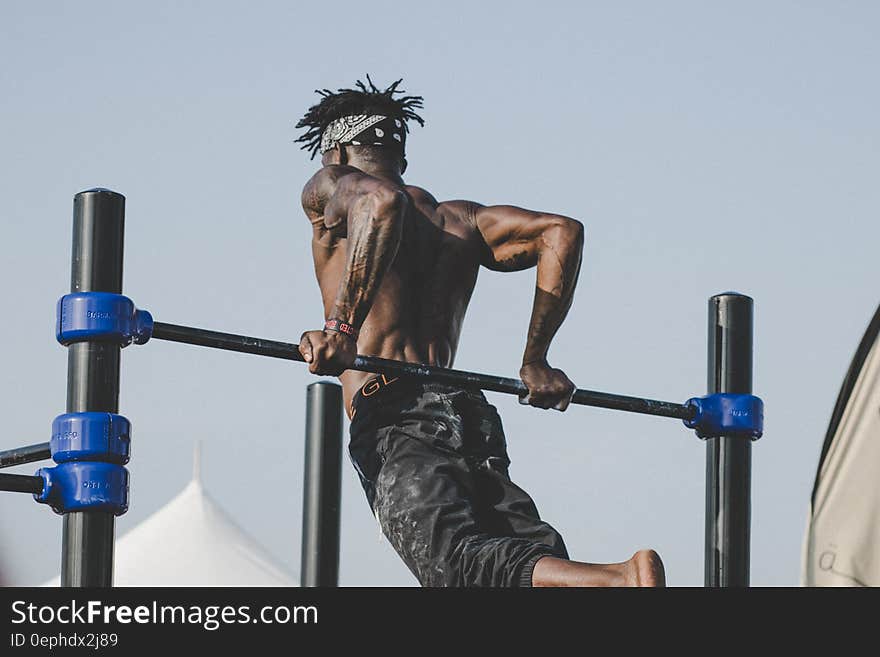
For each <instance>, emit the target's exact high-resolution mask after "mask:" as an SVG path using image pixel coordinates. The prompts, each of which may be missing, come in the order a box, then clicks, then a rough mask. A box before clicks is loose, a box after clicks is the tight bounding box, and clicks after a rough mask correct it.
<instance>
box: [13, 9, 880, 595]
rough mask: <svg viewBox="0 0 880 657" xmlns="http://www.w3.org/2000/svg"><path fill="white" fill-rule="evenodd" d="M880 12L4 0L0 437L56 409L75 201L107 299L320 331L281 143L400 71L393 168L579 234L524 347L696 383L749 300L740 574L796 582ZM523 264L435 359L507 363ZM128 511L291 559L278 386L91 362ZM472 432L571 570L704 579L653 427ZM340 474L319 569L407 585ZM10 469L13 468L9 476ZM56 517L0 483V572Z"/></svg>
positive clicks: (614, 384)
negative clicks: (98, 229) (106, 209)
mask: <svg viewBox="0 0 880 657" xmlns="http://www.w3.org/2000/svg"><path fill="white" fill-rule="evenodd" d="M878 20H880V7H878V5H877V4H876V3H872V2H867V1H864V2H855V1H853V2H836V3H828V2H818V1H799V2H786V1H774V2H751V1H741V2H728V3H704V2H676V1H672V2H664V3H656V2H647V1H646V2H613V3H612V2H602V3H599V2H577V3H575V2H553V1H552V0H551V1H550V2H542V3H533V2H528V3H523V2H515V1H506V2H494V1H493V2H483V3H473V2H458V1H455V0H450V1H448V2H444V3H433V4H426V3H415V4H413V3H410V4H401V3H393V2H385V1H382V0H377V1H375V2H370V3H354V2H347V1H346V2H334V3H304V2H297V3H292V2H259V1H257V2H247V3H245V2H238V3H230V2H207V1H204V2H185V3H181V2H168V1H154V2H150V3H134V2H90V1H84V2H78V3H69V2H42V3H33V2H4V3H3V4H2V5H0V90H2V91H0V221H2V238H0V280H3V281H4V283H5V285H4V288H5V289H4V296H5V298H6V302H5V303H6V312H4V313H2V316H3V321H2V322H0V363H2V367H0V398H2V400H3V401H2V412H3V414H4V417H5V418H6V420H5V428H4V431H3V435H2V438H0V447H2V448H8V447H13V446H18V445H25V444H30V443H34V442H40V441H43V440H48V438H49V429H50V424H51V421H52V418H53V417H54V416H55V415H57V414H59V413H62V412H63V411H64V402H65V389H66V379H65V377H66V363H67V360H66V357H65V353H64V349H63V348H62V347H60V346H59V345H58V344H57V343H56V342H55V341H54V333H53V328H54V327H53V321H54V304H55V301H56V300H57V298H58V297H59V296H60V295H62V294H63V293H65V292H66V291H67V290H68V286H69V270H70V226H71V209H72V199H73V195H74V194H75V193H76V192H78V191H80V190H83V189H87V188H91V187H96V186H101V187H108V188H111V189H114V190H116V191H118V192H121V193H123V194H124V195H125V196H126V197H127V224H126V269H125V288H124V289H125V291H126V292H127V293H128V294H129V295H130V296H132V297H133V298H134V300H135V301H136V303H137V304H138V305H139V306H140V307H143V308H147V309H149V310H150V311H151V312H152V313H153V314H154V316H155V317H156V319H158V320H160V321H165V322H171V323H180V324H190V325H194V326H204V327H207V328H214V329H216V330H222V331H230V332H240V333H246V334H251V335H256V336H260V337H267V338H274V339H280V340H288V341H297V340H298V339H299V336H300V334H301V333H302V332H303V331H304V330H306V329H311V328H316V327H318V326H319V323H320V322H321V320H322V317H321V308H320V305H319V297H318V292H317V286H316V284H315V280H314V274H313V270H312V264H311V260H310V251H309V239H310V232H309V226H308V224H307V223H306V221H305V219H304V216H303V214H302V210H301V209H300V206H299V193H300V189H301V187H302V184H303V182H304V181H305V180H306V179H307V178H308V177H309V176H310V175H311V174H312V172H313V171H314V170H315V168H316V164H315V162H312V161H309V159H308V157H307V155H306V154H305V153H304V152H302V151H300V150H298V148H297V146H296V145H294V144H293V143H292V141H293V139H294V138H295V137H296V135H297V131H295V130H294V127H293V126H294V124H295V122H296V121H297V120H298V118H299V117H300V116H301V115H302V113H303V112H304V111H305V109H306V108H307V107H308V106H309V105H311V104H312V103H313V102H314V100H315V98H316V96H315V94H314V93H313V90H314V89H316V88H324V87H329V88H333V89H335V88H337V87H340V86H350V85H351V84H352V83H353V82H354V80H355V79H356V78H358V77H362V76H363V75H364V74H365V73H370V74H371V76H372V77H373V79H374V80H375V81H376V82H377V83H378V84H386V83H388V82H391V81H392V80H394V79H397V78H398V77H403V78H404V85H403V86H404V88H405V89H406V90H407V91H409V92H412V93H417V94H421V95H423V96H424V97H425V111H424V114H423V115H424V117H425V119H426V121H427V124H426V126H425V127H424V128H419V127H418V126H415V127H413V131H412V134H411V136H410V140H409V143H408V156H409V161H410V168H409V171H408V172H407V178H408V180H409V181H410V182H412V183H414V184H419V185H422V186H424V187H426V188H428V189H429V190H431V191H432V192H433V193H434V194H435V195H436V196H437V197H438V198H441V199H447V198H468V199H473V200H476V201H480V202H483V203H502V202H504V203H513V204H517V205H521V206H524V207H528V208H533V209H538V210H547V211H554V212H558V213H563V214H567V215H570V216H573V217H576V218H578V219H580V220H582V221H583V222H584V224H585V225H586V229H587V244H586V251H585V259H584V263H585V264H584V269H583V272H582V275H581V280H580V285H579V287H578V289H577V292H576V295H575V301H574V307H573V309H572V311H571V313H570V316H569V319H568V321H567V323H566V324H565V325H564V327H563V328H562V330H561V332H560V334H559V336H558V337H557V340H556V342H555V344H554V347H553V348H552V350H551V362H552V363H553V364H555V365H557V366H560V367H563V368H564V369H565V370H566V372H567V373H568V374H569V375H570V376H571V378H572V379H574V380H575V382H576V383H577V384H578V385H579V386H580V387H585V388H593V389H599V390H607V391H612V392H619V393H624V394H632V395H638V396H647V397H654V398H658V399H669V400H674V401H684V400H685V399H687V398H689V397H691V396H695V395H700V394H703V393H704V392H705V385H706V335H705V334H706V300H707V298H708V297H709V296H710V295H712V294H714V293H717V292H721V291H725V290H730V289H733V290H737V291H741V292H744V293H747V294H749V295H751V296H753V297H754V299H755V312H756V324H755V347H756V351H755V359H756V360H755V392H756V394H759V395H761V396H762V397H763V398H764V399H765V402H766V433H765V436H764V438H763V439H762V440H761V441H759V442H758V443H756V444H755V446H754V453H753V463H754V470H753V506H752V519H753V522H752V581H753V583H754V584H758V585H793V584H796V583H797V582H798V577H799V570H800V547H801V540H802V536H803V531H804V525H805V519H806V511H807V503H808V499H809V494H810V490H811V486H812V481H813V475H814V472H815V468H816V465H817V461H818V456H819V450H820V446H821V442H822V437H823V434H824V431H825V428H826V425H827V421H828V418H829V415H830V412H831V409H832V407H833V404H834V400H835V397H836V395H837V391H838V388H839V386H840V383H841V380H842V377H843V374H844V372H845V371H846V368H847V366H848V363H849V360H850V358H851V356H852V353H853V352H854V350H855V348H856V346H857V344H858V341H859V339H860V337H861V335H862V332H863V330H864V328H865V326H866V324H867V322H868V320H869V318H870V317H871V315H872V313H873V311H874V309H875V308H876V305H877V302H878V297H877V287H876V282H877V281H878V275H880V260H878V258H877V255H876V251H877V245H878V243H880V223H878V221H877V217H878V210H880V185H878V184H877V174H878V164H880V143H878V142H880V129H878V118H877V117H878V116H880V108H878V104H880V103H878V101H880V92H878V87H877V84H876V75H877V64H878V57H880V42H878V40H877V38H876V35H877V29H878ZM533 285H534V272H533V271H532V272H524V273H519V274H497V273H491V272H484V273H482V274H481V278H480V281H479V282H478V285H477V291H476V293H475V295H474V298H473V301H472V305H471V309H470V311H469V313H468V317H467V320H466V323H465V328H464V332H463V337H462V343H461V347H460V350H459V356H458V360H457V362H456V365H457V366H458V367H461V368H464V369H471V370H479V371H485V372H490V373H497V374H501V375H507V376H512V375H515V373H516V372H517V370H518V366H519V359H520V357H521V353H522V347H523V345H524V340H525V332H526V326H527V322H528V315H529V311H530V304H531V300H532V294H533ZM123 356H124V357H123V366H122V391H121V397H120V410H121V412H122V413H123V414H124V415H126V416H127V417H128V418H130V419H131V421H132V423H133V427H134V434H133V436H134V437H133V458H132V462H131V465H130V470H131V475H132V488H131V510H130V511H129V513H128V514H127V515H125V516H123V517H122V518H120V519H119V520H118V523H117V530H118V533H122V532H124V531H125V530H126V529H127V528H130V527H132V526H134V524H136V523H138V522H139V521H141V520H142V519H144V518H145V517H147V516H149V515H150V514H152V513H153V512H154V511H156V510H157V509H158V508H159V507H161V506H162V505H163V504H164V503H165V502H167V501H168V500H169V499H170V498H172V497H173V496H174V495H175V494H176V493H177V492H178V491H179V490H180V489H181V488H182V487H183V486H184V485H186V483H187V482H188V480H189V477H190V472H191V460H192V450H193V443H194V441H195V440H196V439H202V440H203V441H204V462H203V476H204V481H205V485H206V487H207V488H208V489H209V490H210V491H211V493H212V494H213V495H214V496H215V497H216V498H217V499H218V501H219V502H220V503H221V504H222V505H223V506H224V507H226V508H227V509H228V510H229V511H230V513H231V514H232V515H233V516H234V517H235V518H236V519H237V520H238V521H239V523H240V524H241V525H242V526H243V527H244V528H245V529H246V530H247V531H249V532H250V533H251V534H253V535H254V537H255V538H256V539H257V540H258V541H260V542H261V543H262V544H264V545H265V546H266V547H267V548H268V549H269V550H270V551H271V552H272V553H273V554H275V555H277V557H278V558H279V559H280V560H281V561H282V562H283V563H284V564H286V565H287V566H288V567H289V568H290V570H292V571H298V569H299V542H300V523H301V512H300V508H301V503H302V479H301V474H302V457H303V438H302V433H303V424H304V395H305V386H306V384H307V383H309V382H310V381H313V380H314V379H313V378H311V377H310V375H308V373H307V372H306V371H305V369H304V368H303V367H302V366H301V365H297V364H292V363H287V362H283V361H272V360H268V359H260V358H256V357H251V356H243V355H238V354H230V353H225V352H215V351H210V350H206V349H199V348H195V347H187V346H183V345H174V344H170V343H161V342H156V343H151V344H149V345H147V346H144V347H131V348H128V349H126V350H125V352H124V354H123ZM491 400H492V401H493V402H494V403H496V404H497V406H498V407H499V410H500V412H501V414H502V417H503V418H504V421H505V424H506V430H507V436H508V443H509V449H510V453H511V457H512V459H513V465H512V468H511V474H512V476H513V477H514V479H515V480H516V481H517V482H519V483H520V484H521V485H522V486H523V487H525V488H526V489H527V490H529V491H530V492H531V493H532V495H533V496H534V498H535V500H536V502H537V504H538V507H539V509H540V510H541V512H542V514H543V516H544V517H545V518H546V519H547V520H549V521H550V522H551V523H552V524H554V525H555V526H557V528H558V529H559V530H560V531H562V533H563V535H564V536H565V538H566V542H567V544H568V547H569V549H570V551H571V553H572V555H573V556H574V557H575V558H578V559H580V560H585V561H597V562H601V561H617V560H621V559H625V558H628V557H629V556H630V555H631V554H632V552H633V551H634V550H636V549H638V548H641V547H654V548H656V549H657V550H658V551H659V552H660V554H661V555H662V556H663V558H664V560H665V561H666V565H667V574H668V581H669V583H670V584H675V585H699V584H701V583H702V578H703V523H704V478H705V464H704V461H705V447H704V445H702V444H701V443H700V442H699V440H698V439H697V438H696V437H695V436H694V435H693V433H691V432H689V431H688V430H686V429H684V428H683V427H682V426H681V424H680V423H679V422H677V421H675V420H669V419H663V418H650V417H642V416H635V415H626V414H621V413H616V412H612V411H605V410H599V409H587V408H581V407H576V408H575V407H573V408H571V409H570V410H569V411H567V412H566V413H564V414H563V413H557V412H552V411H539V410H537V409H531V408H524V407H520V406H519V405H518V404H517V403H516V400H515V399H511V398H507V397H504V396H500V395H491ZM343 468H344V489H343V497H344V501H343V510H342V541H343V543H342V557H341V581H342V583H343V584H347V585H370V586H372V585H411V584H414V583H415V580H414V579H413V578H412V576H411V575H410V574H409V572H408V571H407V570H406V568H405V567H404V566H403V565H402V563H400V562H399V561H398V559H397V557H396V555H395V554H394V553H393V551H392V550H391V548H390V547H389V545H388V544H387V542H385V541H384V540H383V539H381V537H380V535H379V531H378V528H377V525H376V522H375V520H374V519H373V518H372V516H371V515H370V512H369V509H368V507H367V504H366V502H365V500H364V498H363V495H362V493H361V491H360V488H359V485H358V483H357V479H356V476H355V474H354V471H353V469H352V468H351V465H350V464H349V463H348V462H347V461H346V463H345V464H344V466H343ZM34 469H35V468H33V467H31V466H27V467H24V468H19V469H16V471H18V472H32V471H33V470H34ZM60 540H61V519H60V517H57V516H55V515H54V514H53V513H52V512H51V511H50V510H49V509H48V508H47V507H43V506H37V505H36V504H34V503H33V502H32V501H31V500H30V499H29V498H28V497H27V496H24V495H13V494H2V495H0V562H2V566H3V569H4V571H5V574H6V580H7V581H9V582H11V583H15V584H22V585H25V584H37V583H39V582H41V581H43V580H46V579H48V578H50V577H52V576H54V575H56V574H57V572H58V569H59V565H60Z"/></svg>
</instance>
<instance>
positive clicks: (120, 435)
mask: <svg viewBox="0 0 880 657" xmlns="http://www.w3.org/2000/svg"><path fill="white" fill-rule="evenodd" d="M49 449H50V451H51V452H52V459H53V460H54V461H55V462H56V463H66V462H68V461H105V462H107V463H117V464H119V465H125V464H126V463H128V460H129V458H130V456H131V422H129V421H128V419H127V418H124V417H123V416H121V415H116V414H115V413H96V412H86V413H65V414H64V415H59V416H58V417H56V418H55V420H54V421H53V422H52V438H51V439H50V440H49Z"/></svg>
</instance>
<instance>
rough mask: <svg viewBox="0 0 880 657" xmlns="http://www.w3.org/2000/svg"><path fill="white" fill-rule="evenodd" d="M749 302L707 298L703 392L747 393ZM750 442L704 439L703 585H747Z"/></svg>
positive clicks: (740, 297)
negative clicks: (706, 365) (706, 375)
mask: <svg viewBox="0 0 880 657" xmlns="http://www.w3.org/2000/svg"><path fill="white" fill-rule="evenodd" d="M752 305H753V304H752V299H751V298H750V297H747V296H745V295H743V294H736V293H733V292H725V293H723V294H718V295H715V296H714V297H712V298H710V299H709V381H708V386H709V393H715V392H732V393H741V394H751V392H752ZM751 485H752V443H751V440H750V439H749V438H738V437H735V436H731V437H727V436H721V437H719V438H710V439H708V440H707V441H706V572H705V575H706V580H705V581H706V586H712V587H719V586H748V585H749V543H750V532H749V523H750V517H751Z"/></svg>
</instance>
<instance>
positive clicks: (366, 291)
mask: <svg viewBox="0 0 880 657" xmlns="http://www.w3.org/2000/svg"><path fill="white" fill-rule="evenodd" d="M325 169H330V171H328V172H327V173H326V174H324V175H325V176H326V178H325V179H324V180H321V179H317V180H316V179H313V180H312V181H310V182H309V184H307V185H306V189H305V190H304V191H303V207H304V208H305V209H306V213H307V214H308V215H309V219H310V221H312V225H313V226H314V227H315V230H316V238H317V235H318V233H319V232H320V231H325V233H326V234H327V235H331V236H332V235H336V236H338V237H344V238H345V239H346V246H347V249H346V259H345V267H344V270H343V274H342V276H341V279H340V282H339V287H338V290H337V292H336V296H335V298H334V301H333V303H332V304H331V305H330V306H329V307H326V308H325V312H326V314H327V317H326V319H335V320H339V321H340V322H343V323H345V324H349V325H350V326H353V327H354V328H355V329H359V328H360V326H361V325H362V324H363V322H364V320H365V319H366V317H367V313H369V311H370V308H371V307H372V305H373V301H374V299H375V297H376V293H377V292H378V290H379V285H380V283H381V281H382V278H383V277H384V275H385V273H386V272H387V271H388V269H389V268H390V267H391V263H392V262H393V261H394V257H395V256H396V255H397V247H398V246H399V244H400V238H401V235H402V231H403V217H404V214H405V212H406V207H407V203H408V200H407V196H406V193H405V192H404V191H403V190H402V189H401V188H400V187H398V186H397V185H394V184H393V183H390V182H388V181H385V180H382V179H379V178H375V177H373V176H370V175H367V174H365V173H363V172H361V171H359V170H357V169H353V168H351V167H325ZM310 186H311V188H310ZM307 203H309V204H310V207H307ZM318 204H320V205H318ZM328 246H332V245H331V244H328ZM316 256H317V252H316ZM315 265H316V268H318V267H319V266H320V263H319V261H318V258H317V257H316V262H315ZM300 352H301V353H302V354H303V357H304V358H305V359H306V361H307V362H308V363H309V370H310V371H311V372H312V373H314V374H328V375H333V376H335V375H338V374H340V373H342V372H343V371H344V370H345V369H346V368H347V367H348V366H349V365H350V364H351V362H353V360H354V357H355V356H356V355H357V350H356V348H355V341H354V340H352V339H351V338H350V337H349V336H347V335H343V334H341V333H339V332H336V331H326V330H322V331H308V332H306V333H305V334H304V335H303V337H302V339H301V341H300Z"/></svg>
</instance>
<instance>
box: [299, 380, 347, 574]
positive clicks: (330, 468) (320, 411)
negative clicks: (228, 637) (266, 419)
mask: <svg viewBox="0 0 880 657" xmlns="http://www.w3.org/2000/svg"><path fill="white" fill-rule="evenodd" d="M305 451H306V454H305V468H304V470H303V521H302V554H301V567H300V585H301V586H338V585H339V521H340V502H341V497H342V387H341V386H340V385H338V384H336V383H330V382H328V381H319V382H318V383H313V384H311V385H310V386H308V387H307V388H306V449H305Z"/></svg>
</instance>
